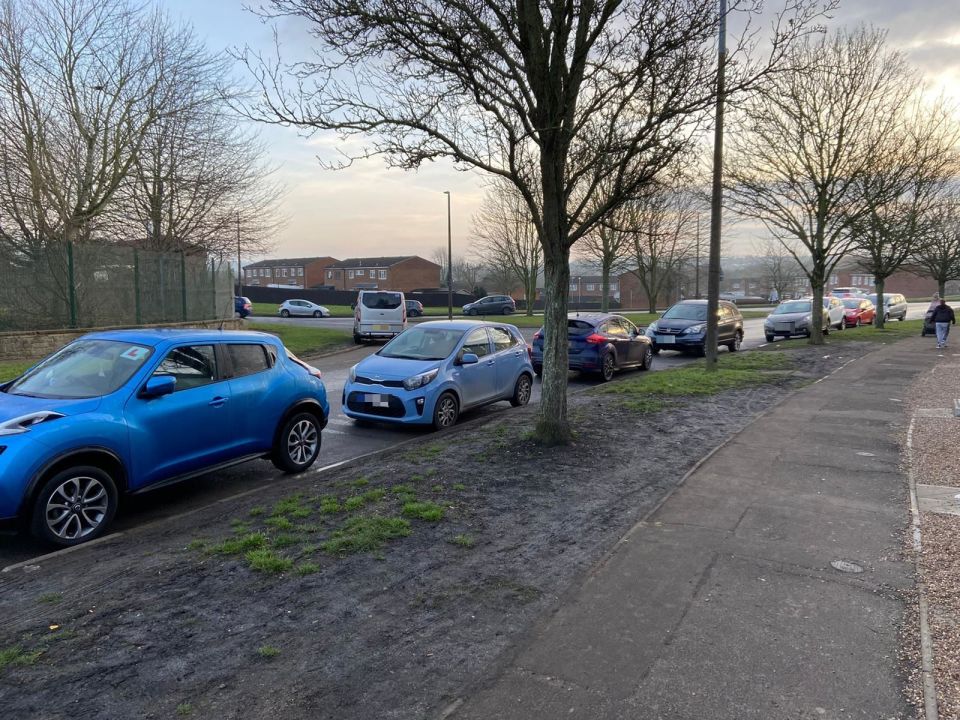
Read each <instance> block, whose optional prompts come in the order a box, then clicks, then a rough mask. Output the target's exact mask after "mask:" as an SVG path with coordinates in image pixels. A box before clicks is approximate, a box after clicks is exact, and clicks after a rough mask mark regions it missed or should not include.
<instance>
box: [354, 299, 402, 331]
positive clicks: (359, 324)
mask: <svg viewBox="0 0 960 720" xmlns="http://www.w3.org/2000/svg"><path fill="white" fill-rule="evenodd" d="M406 329H407V304H406V300H405V299H404V297H403V293H402V292H398V291H396V290H361V291H360V294H359V295H358V296H357V302H356V303H354V305H353V342H355V343H356V344H357V345H359V344H360V343H362V342H363V341H364V340H369V339H376V338H392V337H395V336H397V335H399V334H400V333H402V332H403V331H404V330H406Z"/></svg>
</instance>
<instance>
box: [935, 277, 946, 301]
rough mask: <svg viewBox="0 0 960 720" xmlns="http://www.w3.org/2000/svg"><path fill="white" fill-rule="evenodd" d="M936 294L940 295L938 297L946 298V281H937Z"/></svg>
mask: <svg viewBox="0 0 960 720" xmlns="http://www.w3.org/2000/svg"><path fill="white" fill-rule="evenodd" d="M937 292H938V293H940V297H946V296H947V281H946V279H944V280H938V281H937Z"/></svg>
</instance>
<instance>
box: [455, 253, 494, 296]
mask: <svg viewBox="0 0 960 720" xmlns="http://www.w3.org/2000/svg"><path fill="white" fill-rule="evenodd" d="M485 273H486V267H484V265H483V263H478V262H476V263H475V262H470V261H469V260H457V261H455V262H454V263H453V289H454V290H463V291H464V292H468V293H470V294H473V293H475V292H476V291H477V288H478V287H479V286H480V279H481V278H482V277H483V276H484V274H485Z"/></svg>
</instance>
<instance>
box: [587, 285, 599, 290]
mask: <svg viewBox="0 0 960 720" xmlns="http://www.w3.org/2000/svg"><path fill="white" fill-rule="evenodd" d="M596 287H597V286H596V283H587V292H593V290H594V289H595V288H596Z"/></svg>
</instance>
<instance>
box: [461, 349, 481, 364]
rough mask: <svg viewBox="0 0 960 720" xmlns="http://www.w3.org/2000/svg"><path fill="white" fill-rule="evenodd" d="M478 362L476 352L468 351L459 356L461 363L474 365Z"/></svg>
mask: <svg viewBox="0 0 960 720" xmlns="http://www.w3.org/2000/svg"><path fill="white" fill-rule="evenodd" d="M478 362H480V358H478V357H477V355H476V353H471V352H468V353H464V354H463V355H461V356H460V364H461V365H476V364H477V363H478Z"/></svg>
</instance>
